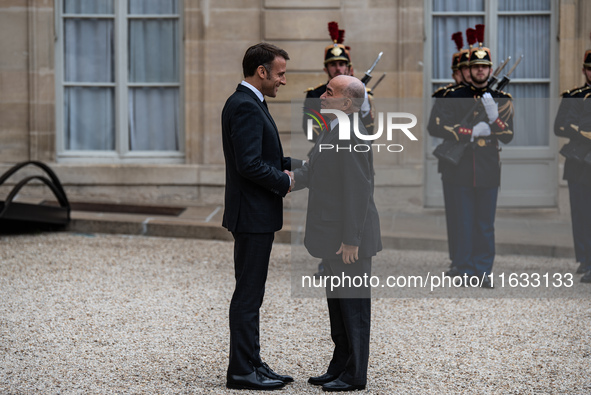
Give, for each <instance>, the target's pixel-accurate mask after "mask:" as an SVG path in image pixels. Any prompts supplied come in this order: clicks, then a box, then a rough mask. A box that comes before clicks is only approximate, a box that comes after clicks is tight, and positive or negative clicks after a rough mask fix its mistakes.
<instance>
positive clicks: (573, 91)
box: [567, 85, 591, 95]
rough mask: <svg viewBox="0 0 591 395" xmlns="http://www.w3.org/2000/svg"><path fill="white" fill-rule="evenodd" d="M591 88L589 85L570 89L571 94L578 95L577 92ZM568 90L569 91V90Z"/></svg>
mask: <svg viewBox="0 0 591 395" xmlns="http://www.w3.org/2000/svg"><path fill="white" fill-rule="evenodd" d="M589 88H591V87H590V86H589V85H585V86H581V87H580V88H574V90H572V91H570V93H569V94H570V95H576V94H577V93H581V92H584V91H585V90H587V89H589ZM567 92H568V91H567Z"/></svg>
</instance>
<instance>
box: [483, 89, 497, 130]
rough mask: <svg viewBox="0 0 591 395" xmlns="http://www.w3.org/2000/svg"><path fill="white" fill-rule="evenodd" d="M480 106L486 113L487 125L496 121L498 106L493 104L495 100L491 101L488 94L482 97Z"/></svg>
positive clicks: (491, 98)
mask: <svg viewBox="0 0 591 395" xmlns="http://www.w3.org/2000/svg"><path fill="white" fill-rule="evenodd" d="M482 105H483V106H484V110H485V111H486V116H487V117H488V123H493V122H494V121H496V120H497V118H498V117H499V104H498V103H496V102H495V99H493V97H492V96H491V95H490V93H489V92H486V93H485V94H484V95H482Z"/></svg>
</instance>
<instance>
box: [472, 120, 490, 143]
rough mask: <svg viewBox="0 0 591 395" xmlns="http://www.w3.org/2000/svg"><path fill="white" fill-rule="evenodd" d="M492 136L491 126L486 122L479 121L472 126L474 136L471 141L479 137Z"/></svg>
mask: <svg viewBox="0 0 591 395" xmlns="http://www.w3.org/2000/svg"><path fill="white" fill-rule="evenodd" d="M485 136H490V126H489V125H488V124H487V123H486V122H478V123H477V124H476V125H474V127H473V128H472V138H471V139H470V141H474V139H475V138H477V137H485Z"/></svg>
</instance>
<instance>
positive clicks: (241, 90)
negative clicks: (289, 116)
mask: <svg viewBox="0 0 591 395" xmlns="http://www.w3.org/2000/svg"><path fill="white" fill-rule="evenodd" d="M236 90H237V91H240V92H245V93H246V94H248V95H249V96H250V97H251V98H252V99H253V100H254V101H255V102H256V103H257V104H258V105H259V107H260V108H261V111H263V112H264V113H265V115H266V116H267V118H268V119H269V121H271V124H272V125H273V127H274V128H275V132H277V137H279V130H278V129H277V125H276V124H275V120H274V119H273V117H272V116H271V113H270V112H269V109H268V108H267V106H265V104H264V103H263V102H262V101H260V100H259V98H258V97H257V95H256V94H255V93H254V92H253V91H251V90H250V89H249V88H247V87H245V86H244V85H241V84H238V87H237V88H236Z"/></svg>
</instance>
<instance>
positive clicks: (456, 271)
mask: <svg viewBox="0 0 591 395" xmlns="http://www.w3.org/2000/svg"><path fill="white" fill-rule="evenodd" d="M476 36H477V40H478V42H479V45H478V46H477V47H474V48H472V49H471V50H470V54H469V67H470V76H471V80H472V83H471V84H470V85H463V84H462V85H458V86H457V87H455V88H450V89H449V90H447V91H446V92H445V94H444V96H443V99H442V100H441V105H440V107H439V109H438V112H437V114H436V117H435V118H436V119H434V120H433V125H431V124H430V125H429V132H430V133H431V134H432V135H433V136H435V137H440V138H443V139H445V140H444V142H447V143H448V144H449V145H451V146H452V147H451V149H450V150H448V151H447V152H448V153H449V152H452V153H453V155H451V156H452V157H451V158H450V160H443V159H442V160H440V162H439V170H440V172H441V175H442V180H443V184H444V186H445V188H447V189H448V196H447V199H446V202H447V203H449V204H450V205H451V213H453V215H454V218H455V220H454V221H453V223H454V224H453V227H454V229H453V233H454V236H453V238H452V239H453V244H454V246H453V262H452V266H453V267H452V269H450V270H449V271H448V272H447V275H449V276H452V277H456V276H464V275H467V276H478V277H479V279H481V280H482V282H481V283H480V285H481V286H482V287H485V288H490V287H492V284H491V282H490V279H489V278H488V277H486V275H487V274H490V273H491V271H492V266H493V262H494V257H495V237H494V220H495V213H496V205H497V194H498V188H499V185H500V181H501V166H500V160H499V151H500V148H499V142H502V143H505V144H506V143H509V142H510V141H511V140H512V139H513V104H512V101H511V97H510V95H508V94H506V93H504V92H499V91H495V90H492V89H491V88H490V87H489V86H488V82H489V77H490V76H491V73H492V69H491V66H492V61H491V53H490V50H489V49H488V48H486V47H484V46H483V40H484V25H476ZM436 151H437V150H436Z"/></svg>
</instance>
